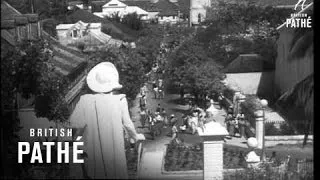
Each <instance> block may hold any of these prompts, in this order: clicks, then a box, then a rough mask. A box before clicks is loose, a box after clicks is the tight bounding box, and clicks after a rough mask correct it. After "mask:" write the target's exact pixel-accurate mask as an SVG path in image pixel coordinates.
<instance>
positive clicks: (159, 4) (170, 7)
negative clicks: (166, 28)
mask: <svg viewBox="0 0 320 180" xmlns="http://www.w3.org/2000/svg"><path fill="white" fill-rule="evenodd" d="M177 2H178V1H176V0H150V1H148V0H137V1H119V0H111V1H109V2H106V3H105V4H103V5H100V6H99V5H98V4H100V2H99V3H94V4H95V7H97V6H99V8H96V9H99V10H94V11H93V14H94V15H96V16H99V17H105V16H109V17H111V16H112V15H116V14H117V13H118V15H119V16H120V17H123V16H124V15H127V14H130V13H137V14H138V15H140V16H141V19H142V20H144V21H149V22H151V21H155V22H159V23H161V24H162V23H170V24H174V23H177V22H178V21H179V5H178V3H177Z"/></svg>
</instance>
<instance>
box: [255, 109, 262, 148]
mask: <svg viewBox="0 0 320 180" xmlns="http://www.w3.org/2000/svg"><path fill="white" fill-rule="evenodd" d="M254 115H255V118H256V139H257V141H258V146H257V148H258V149H262V146H263V129H264V122H263V121H264V118H263V111H262V110H259V111H256V112H255V113H254Z"/></svg>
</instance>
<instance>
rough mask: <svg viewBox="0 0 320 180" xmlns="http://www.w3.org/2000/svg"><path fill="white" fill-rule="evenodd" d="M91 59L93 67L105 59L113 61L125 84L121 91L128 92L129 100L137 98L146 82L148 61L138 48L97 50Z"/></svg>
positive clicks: (121, 82) (121, 80) (122, 82)
mask: <svg viewBox="0 0 320 180" xmlns="http://www.w3.org/2000/svg"><path fill="white" fill-rule="evenodd" d="M90 59H91V67H93V66H94V65H96V64H98V63H100V62H105V61H108V62H111V63H113V64H114V65H115V66H116V68H117V70H118V72H119V77H120V84H122V85H123V88H122V89H121V92H122V93H124V94H126V96H127V98H128V100H129V101H130V100H131V101H132V100H134V99H135V98H136V95H137V94H138V93H139V91H140V87H141V86H142V84H143V83H144V82H145V68H144V63H146V62H147V60H146V59H144V58H143V57H141V56H140V54H139V53H137V51H136V50H134V49H123V48H121V49H118V48H110V49H107V50H101V51H98V52H95V54H92V56H91V58H90Z"/></svg>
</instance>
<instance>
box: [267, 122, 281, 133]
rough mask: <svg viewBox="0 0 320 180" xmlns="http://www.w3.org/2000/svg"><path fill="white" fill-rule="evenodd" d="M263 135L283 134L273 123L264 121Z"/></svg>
mask: <svg viewBox="0 0 320 180" xmlns="http://www.w3.org/2000/svg"><path fill="white" fill-rule="evenodd" d="M265 135H266V136H276V135H283V134H282V133H281V131H280V130H279V129H278V128H276V127H275V126H274V123H266V124H265Z"/></svg>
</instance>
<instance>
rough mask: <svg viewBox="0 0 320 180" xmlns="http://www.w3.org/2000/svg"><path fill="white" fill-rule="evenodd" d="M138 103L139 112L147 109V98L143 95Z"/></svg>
mask: <svg viewBox="0 0 320 180" xmlns="http://www.w3.org/2000/svg"><path fill="white" fill-rule="evenodd" d="M139 102H140V110H141V111H142V110H144V109H146V108H147V97H146V95H145V94H144V95H142V97H141V98H140V101H139Z"/></svg>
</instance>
